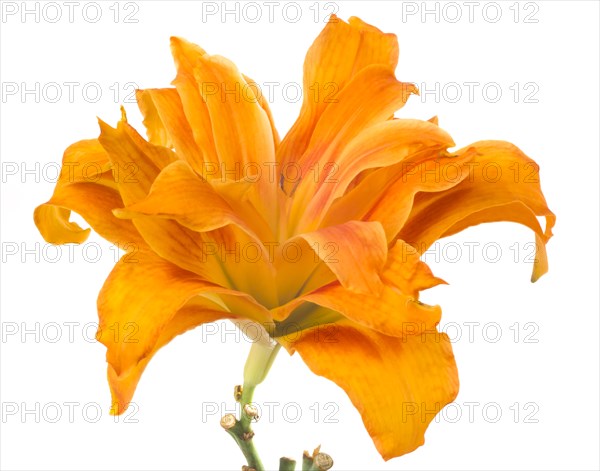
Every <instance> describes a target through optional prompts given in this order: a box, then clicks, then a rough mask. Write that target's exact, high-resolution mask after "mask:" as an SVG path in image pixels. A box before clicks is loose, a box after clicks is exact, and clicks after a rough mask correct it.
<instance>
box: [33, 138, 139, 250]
mask: <svg viewBox="0 0 600 471" xmlns="http://www.w3.org/2000/svg"><path fill="white" fill-rule="evenodd" d="M111 166H112V164H111V162H110V160H109V158H108V154H107V153H106V152H105V151H104V149H103V147H102V146H101V145H100V143H99V142H98V140H97V139H88V140H83V141H79V142H76V143H74V144H72V145H71V146H69V147H68V148H67V149H66V150H65V152H64V156H63V162H62V168H61V173H60V176H59V179H58V182H57V183H56V187H55V189H54V194H53V195H52V198H51V199H50V200H49V201H48V202H47V203H45V204H42V205H40V206H38V207H37V208H36V209H35V211H34V222H35V224H36V226H37V228H38V230H39V231H40V233H41V234H42V237H44V239H45V240H46V241H47V242H49V243H52V244H65V243H82V242H84V241H85V240H86V239H87V237H88V234H89V232H90V230H89V229H82V228H81V227H80V226H79V225H78V224H77V223H75V222H72V221H69V218H70V215H71V211H74V212H76V213H78V214H80V215H81V216H82V217H83V218H84V219H85V220H86V222H87V223H88V224H90V226H91V227H92V228H93V229H94V230H95V231H96V232H97V233H98V234H99V235H100V236H102V237H104V238H105V239H107V240H109V241H110V242H113V243H115V244H117V245H118V246H120V247H121V248H124V247H125V246H128V245H129V246H130V245H131V244H135V245H136V246H139V245H141V244H142V243H143V242H142V239H141V237H140V235H139V234H138V232H137V230H136V229H135V227H134V226H133V225H132V224H131V222H130V221H122V220H119V219H118V218H116V217H114V215H113V214H112V210H113V209H114V208H118V207H121V206H122V205H123V201H122V199H121V196H120V194H119V192H118V190H117V185H116V183H115V180H114V177H113V173H112V170H111Z"/></svg>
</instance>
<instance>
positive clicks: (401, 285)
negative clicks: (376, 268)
mask: <svg viewBox="0 0 600 471" xmlns="http://www.w3.org/2000/svg"><path fill="white" fill-rule="evenodd" d="M381 278H382V280H383V281H384V282H385V283H386V284H388V285H391V286H394V287H396V288H397V289H399V290H400V291H401V292H402V293H406V294H408V295H410V296H413V297H414V298H415V299H418V298H419V292H420V291H423V290H426V289H429V288H433V287H434V286H437V285H441V284H447V283H446V282H445V281H444V280H442V279H441V278H437V277H436V276H433V273H432V272H431V269H430V268H429V267H428V266H427V264H426V263H425V262H423V261H421V259H420V254H419V252H418V251H417V250H416V249H415V248H414V247H413V246H412V245H410V244H407V243H406V242H404V241H403V240H400V239H398V240H397V241H396V244H395V245H394V246H393V247H392V248H391V249H389V251H388V257H387V261H386V264H385V268H384V270H383V272H382V274H381Z"/></svg>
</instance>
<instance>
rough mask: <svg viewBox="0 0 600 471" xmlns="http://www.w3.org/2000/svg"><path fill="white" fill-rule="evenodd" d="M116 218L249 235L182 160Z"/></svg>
mask: <svg viewBox="0 0 600 471" xmlns="http://www.w3.org/2000/svg"><path fill="white" fill-rule="evenodd" d="M114 213H115V215H117V217H120V218H135V217H139V216H156V217H159V218H165V219H175V220H177V221H178V222H179V223H180V224H181V225H183V226H185V227H187V228H189V229H192V230H194V231H196V232H207V231H212V230H214V229H219V228H221V227H224V226H226V225H228V224H236V225H239V226H240V227H242V228H244V229H247V230H248V231H249V232H251V231H250V230H249V229H248V228H247V226H246V224H245V223H244V221H242V220H241V219H240V218H239V217H238V216H237V215H236V213H235V212H234V211H233V209H232V208H231V206H229V204H228V203H227V202H226V201H225V200H224V199H223V198H222V197H221V196H220V195H219V194H218V193H217V192H216V191H215V190H214V189H213V187H212V186H211V184H210V183H208V182H207V181H206V180H205V179H203V178H202V177H200V176H198V175H197V174H196V173H194V170H193V169H192V167H190V165H189V164H188V163H186V162H185V161H183V160H176V161H175V162H173V163H171V164H169V165H167V166H166V167H165V168H164V169H162V171H161V172H160V173H159V174H158V176H157V177H156V179H155V180H154V182H153V184H152V187H151V188H150V192H149V193H148V196H146V198H144V199H143V200H141V201H138V202H136V203H133V204H131V205H129V206H126V207H125V208H123V209H117V210H115V211H114Z"/></svg>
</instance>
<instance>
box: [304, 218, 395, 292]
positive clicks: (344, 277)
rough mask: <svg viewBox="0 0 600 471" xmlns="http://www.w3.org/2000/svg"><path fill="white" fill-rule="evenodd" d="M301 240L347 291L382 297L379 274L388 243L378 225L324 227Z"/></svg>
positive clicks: (357, 224)
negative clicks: (378, 294) (377, 294)
mask: <svg viewBox="0 0 600 471" xmlns="http://www.w3.org/2000/svg"><path fill="white" fill-rule="evenodd" d="M298 237H302V238H303V239H304V240H305V241H306V242H307V243H308V244H309V246H310V248H311V249H312V250H313V251H314V252H315V254H316V255H317V256H318V257H319V258H320V259H321V260H323V262H324V263H325V264H326V265H327V266H328V267H329V269H330V270H331V271H332V272H333V273H334V274H335V275H336V277H337V279H338V280H339V281H340V283H341V284H342V286H344V288H346V289H348V290H351V291H356V292H358V293H379V292H380V291H381V289H382V288H383V285H382V284H381V279H380V277H379V272H380V271H381V270H382V269H383V266H384V265H385V260H386V257H387V241H386V239H385V232H384V231H383V228H382V227H381V224H379V223H378V222H359V221H350V222H347V223H344V224H340V225H337V226H330V227H325V228H323V229H319V230H318V231H315V232H310V233H306V234H302V235H300V236H298Z"/></svg>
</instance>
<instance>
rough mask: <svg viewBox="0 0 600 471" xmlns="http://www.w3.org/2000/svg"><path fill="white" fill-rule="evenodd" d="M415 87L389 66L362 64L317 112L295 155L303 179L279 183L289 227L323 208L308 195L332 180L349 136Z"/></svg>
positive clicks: (307, 220) (301, 225)
mask: <svg viewBox="0 0 600 471" xmlns="http://www.w3.org/2000/svg"><path fill="white" fill-rule="evenodd" d="M415 91H416V88H415V87H414V85H412V84H405V83H402V82H399V81H398V80H396V78H395V77H394V73H393V71H392V70H391V69H390V68H388V67H385V66H381V65H372V66H369V67H366V68H364V69H362V70H361V71H360V72H359V73H358V74H356V75H355V76H354V77H353V79H352V80H351V81H350V82H349V83H348V84H347V85H346V87H344V89H342V90H341V91H340V93H339V94H338V95H337V97H336V100H337V101H336V103H335V104H334V105H331V106H329V107H328V108H327V109H326V110H325V111H324V112H323V114H322V115H321V119H320V120H319V122H318V123H317V125H316V126H315V129H314V132H313V134H312V137H311V140H310V143H309V144H308V146H307V149H306V151H305V152H304V154H303V155H302V156H301V157H300V158H299V160H298V165H299V166H300V175H302V176H303V178H302V179H300V180H297V181H295V182H286V184H284V189H285V190H286V192H287V194H293V195H294V199H293V206H292V209H291V215H290V219H291V224H292V225H293V227H296V228H298V227H299V228H300V229H297V230H302V229H303V228H304V227H305V226H304V224H310V223H311V222H314V220H315V219H316V218H317V216H318V215H319V214H320V213H322V212H323V209H324V204H325V202H324V201H322V200H321V199H313V197H314V193H315V191H316V190H317V189H318V188H319V187H320V186H321V185H324V184H328V182H330V181H332V180H333V181H335V180H336V179H337V176H336V174H335V173H336V169H337V168H338V166H336V156H337V155H338V153H339V152H341V150H342V149H343V148H344V146H345V145H346V144H347V143H348V141H350V140H351V139H353V138H355V137H356V136H358V135H359V134H360V133H361V132H362V131H363V130H364V129H365V128H367V127H369V126H373V125H375V124H378V123H380V122H383V121H386V120H388V118H389V117H390V115H392V114H393V113H394V111H396V110H398V109H400V108H401V107H402V106H404V104H405V103H406V101H407V99H408V97H409V96H410V94H411V93H414V92H415Z"/></svg>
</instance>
